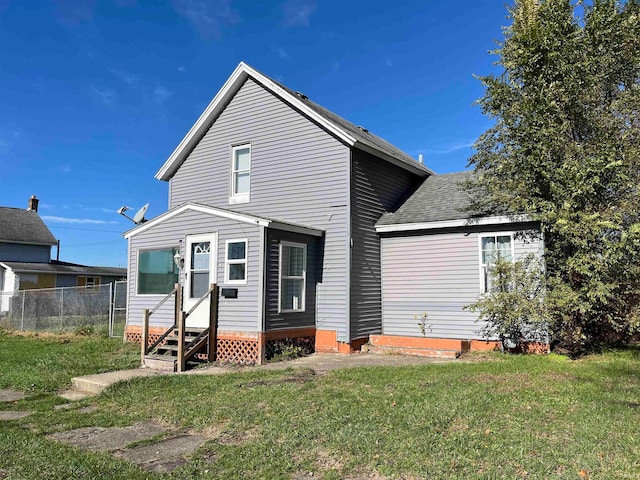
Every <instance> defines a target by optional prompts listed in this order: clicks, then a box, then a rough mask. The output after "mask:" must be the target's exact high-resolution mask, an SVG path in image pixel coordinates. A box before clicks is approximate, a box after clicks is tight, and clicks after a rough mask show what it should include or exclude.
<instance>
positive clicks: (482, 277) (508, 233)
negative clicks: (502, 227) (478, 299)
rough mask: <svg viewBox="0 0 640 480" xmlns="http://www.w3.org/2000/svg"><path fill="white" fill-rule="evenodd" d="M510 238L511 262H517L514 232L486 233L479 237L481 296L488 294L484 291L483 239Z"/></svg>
mask: <svg viewBox="0 0 640 480" xmlns="http://www.w3.org/2000/svg"><path fill="white" fill-rule="evenodd" d="M506 236H509V237H510V238H511V262H515V260H516V249H515V243H516V242H515V235H514V232H493V233H492V232H485V233H481V234H479V235H478V273H479V275H478V277H479V282H480V294H481V295H484V294H486V293H488V292H485V290H484V283H485V282H484V280H485V278H484V268H483V267H484V264H483V263H482V239H483V238H488V237H494V238H495V237H506Z"/></svg>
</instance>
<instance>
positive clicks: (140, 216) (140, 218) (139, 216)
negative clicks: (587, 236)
mask: <svg viewBox="0 0 640 480" xmlns="http://www.w3.org/2000/svg"><path fill="white" fill-rule="evenodd" d="M147 208H149V204H148V203H147V204H145V205H144V206H143V207H142V208H141V209H140V210H138V211H137V212H136V214H135V215H134V216H133V218H131V217H130V216H129V215H127V214H126V213H124V212H126V211H127V210H131V207H127V206H122V207H120V208H119V209H118V214H119V215H122V216H123V217H125V218H128V219H129V220H131V221H132V222H133V223H135V224H136V225H140V224H141V223H144V222H146V221H147V219H146V218H144V214H145V213H147Z"/></svg>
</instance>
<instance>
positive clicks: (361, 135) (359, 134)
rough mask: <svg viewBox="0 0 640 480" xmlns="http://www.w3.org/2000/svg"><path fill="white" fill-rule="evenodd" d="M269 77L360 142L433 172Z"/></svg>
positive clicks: (415, 166) (362, 128)
mask: <svg viewBox="0 0 640 480" xmlns="http://www.w3.org/2000/svg"><path fill="white" fill-rule="evenodd" d="M262 75H264V74H262ZM265 77H267V78H269V77H268V76H267V75H265ZM269 79H270V80H271V81H272V82H273V83H276V84H278V85H279V86H280V87H282V88H283V89H284V90H286V91H287V92H289V93H290V94H291V95H294V96H295V97H297V98H298V100H300V101H301V102H303V103H304V104H305V105H306V106H308V107H309V108H311V109H312V110H313V111H315V112H316V113H317V114H319V115H321V116H322V117H324V118H325V119H326V120H328V121H329V122H331V123H333V124H334V125H336V126H338V127H340V128H342V129H343V130H346V131H347V132H348V133H349V134H351V135H352V136H353V137H354V138H355V139H356V140H357V141H358V142H360V143H362V144H364V145H367V146H368V147H370V148H373V149H374V150H377V151H380V152H382V153H385V154H387V155H389V156H391V157H393V158H395V159H397V160H399V161H401V162H403V163H406V164H408V165H411V166H412V167H414V168H417V169H419V170H422V171H423V172H425V173H433V172H431V170H429V169H428V168H427V167H425V166H424V165H423V164H421V163H420V162H418V161H417V160H416V159H415V158H413V157H411V156H409V155H408V154H407V153H405V152H403V151H402V150H400V149H399V148H398V147H396V146H395V145H393V144H391V143H389V142H387V141H386V140H385V139H384V138H381V137H378V136H377V135H374V134H373V133H371V132H369V131H368V130H367V129H366V128H364V127H360V126H358V125H356V124H354V123H352V122H350V121H349V120H346V119H345V118H342V117H341V116H340V115H338V114H336V113H334V112H332V111H331V110H327V109H326V108H324V107H323V106H322V105H318V104H317V103H315V102H313V101H311V100H309V98H307V96H305V95H304V94H301V93H299V92H296V91H294V90H291V89H290V88H289V87H287V86H286V85H283V84H281V83H279V82H277V81H275V80H273V79H272V78H269Z"/></svg>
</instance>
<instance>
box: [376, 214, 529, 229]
mask: <svg viewBox="0 0 640 480" xmlns="http://www.w3.org/2000/svg"><path fill="white" fill-rule="evenodd" d="M531 221H532V220H531V218H530V217H529V216H528V215H512V216H507V215H502V216H492V217H478V218H461V219H456V220H441V221H437V222H415V223H395V224H389V225H376V232H377V233H393V232H410V231H416V230H435V229H443V228H455V227H473V226H485V225H503V224H510V223H527V222H531Z"/></svg>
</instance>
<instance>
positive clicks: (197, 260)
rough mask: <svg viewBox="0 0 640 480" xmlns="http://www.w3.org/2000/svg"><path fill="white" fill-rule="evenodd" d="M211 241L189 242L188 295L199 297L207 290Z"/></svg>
mask: <svg viewBox="0 0 640 480" xmlns="http://www.w3.org/2000/svg"><path fill="white" fill-rule="evenodd" d="M210 259H211V242H199V243H192V244H191V271H190V272H189V273H190V275H189V277H190V285H189V297H190V298H200V297H202V296H203V295H204V294H205V293H207V290H209V268H210Z"/></svg>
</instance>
